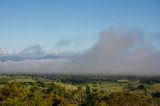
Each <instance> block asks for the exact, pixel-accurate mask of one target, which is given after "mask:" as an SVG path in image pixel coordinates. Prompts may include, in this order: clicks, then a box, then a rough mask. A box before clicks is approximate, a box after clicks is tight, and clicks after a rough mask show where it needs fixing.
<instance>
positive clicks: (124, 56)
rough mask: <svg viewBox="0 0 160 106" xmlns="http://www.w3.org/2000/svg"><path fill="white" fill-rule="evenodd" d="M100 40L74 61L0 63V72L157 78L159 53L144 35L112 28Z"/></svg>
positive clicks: (68, 59) (158, 73) (102, 33)
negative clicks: (131, 75) (134, 75)
mask: <svg viewBox="0 0 160 106" xmlns="http://www.w3.org/2000/svg"><path fill="white" fill-rule="evenodd" d="M99 37H100V38H99V40H98V42H97V43H96V44H95V45H94V46H93V47H92V48H91V49H89V50H87V51H86V52H84V53H83V54H81V55H77V56H74V58H67V59H59V60H25V61H20V62H15V61H7V62H3V63H2V62H1V63H0V71H3V72H7V71H9V72H14V71H16V72H36V73H39V72H41V73H43V72H44V73H45V72H50V73H52V72H53V73H55V72H56V73H57V72H58V73H84V74H85V73H91V74H97V73H98V74H136V75H139V74H143V75H160V50H159V49H157V48H156V47H155V46H154V45H153V42H154V40H152V41H149V40H147V39H146V36H145V34H144V32H143V31H141V30H135V29H133V30H128V29H125V28H115V29H111V30H107V31H103V32H101V33H100V34H99ZM156 40H157V39H156ZM155 42H156V41H155ZM40 50H41V49H38V50H36V51H38V52H39V51H40Z"/></svg>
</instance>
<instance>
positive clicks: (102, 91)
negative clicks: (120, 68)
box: [0, 74, 160, 106]
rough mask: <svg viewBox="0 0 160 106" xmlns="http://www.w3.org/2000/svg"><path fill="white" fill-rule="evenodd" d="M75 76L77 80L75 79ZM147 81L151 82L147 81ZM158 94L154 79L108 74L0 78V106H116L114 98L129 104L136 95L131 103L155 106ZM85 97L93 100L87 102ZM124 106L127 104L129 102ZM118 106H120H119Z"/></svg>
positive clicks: (159, 94)
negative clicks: (126, 99)
mask: <svg viewBox="0 0 160 106" xmlns="http://www.w3.org/2000/svg"><path fill="white" fill-rule="evenodd" d="M75 77H76V78H77V79H75V80H74V78H75ZM87 79H88V80H87ZM148 79H150V80H149V81H148ZM85 80H86V81H85ZM159 91H160V83H159V77H157V76H156V77H155V76H153V77H145V76H132V77H128V76H112V77H111V76H107V75H106V76H96V75H92V76H86V75H56V74H52V75H25V74H14V75H10V74H2V75H1V76H0V100H1V102H0V103H1V105H2V106H3V105H4V106H20V105H24V106H36V105H39V106H52V105H57V106H58V105H62V106H78V105H79V106H87V105H86V104H88V103H90V102H93V103H92V104H91V105H95V106H108V105H109V106H117V105H116V104H113V103H112V102H113V101H114V99H113V100H112V99H111V97H112V96H113V97H114V96H116V97H117V99H118V98H122V97H119V96H120V95H121V96H122V95H123V97H124V96H125V95H127V96H129V97H126V98H130V99H131V100H128V101H132V96H137V98H140V99H139V101H135V100H134V101H135V102H137V104H138V103H140V104H141V102H142V101H143V99H145V101H146V103H143V104H141V105H142V106H145V105H147V104H148V106H152V105H155V104H156V105H157V106H158V105H159V103H160V101H159V99H160V93H159ZM119 93H120V94H119ZM89 95H90V96H91V97H90V96H89ZM130 96H131V97H130ZM88 97H90V99H93V101H92V100H90V101H87V100H88V99H87V98H88ZM142 97H143V98H142ZM144 97H145V98H144ZM141 99H142V101H141ZM124 100H125V99H124ZM147 101H149V103H148V102H147ZM122 102H127V101H122ZM111 104H112V105H111ZM122 104H123V103H122ZM126 104H128V105H129V102H128V103H126ZM156 105H155V106H156ZM89 106H90V105H89ZM119 106H121V105H120V103H119ZM126 106H127V105H126ZM133 106H137V105H133Z"/></svg>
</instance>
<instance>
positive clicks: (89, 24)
mask: <svg viewBox="0 0 160 106" xmlns="http://www.w3.org/2000/svg"><path fill="white" fill-rule="evenodd" d="M159 11H160V1H159V0H133V1H131V0H48V1H44V0H34V1H33V0H0V48H2V49H5V50H11V51H15V52H16V51H21V50H23V49H24V48H26V47H28V46H31V45H37V44H38V45H41V46H42V48H43V49H44V50H46V51H59V50H60V51H83V50H86V49H88V48H90V47H92V46H93V45H94V44H95V43H96V41H97V39H98V33H99V32H101V31H103V30H106V29H110V28H114V27H117V26H126V27H127V28H139V29H141V30H145V31H147V32H148V33H156V32H158V31H159V29H160V24H159V23H160V22H159V20H160V13H159ZM60 42H62V44H60ZM63 43H64V45H63Z"/></svg>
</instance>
